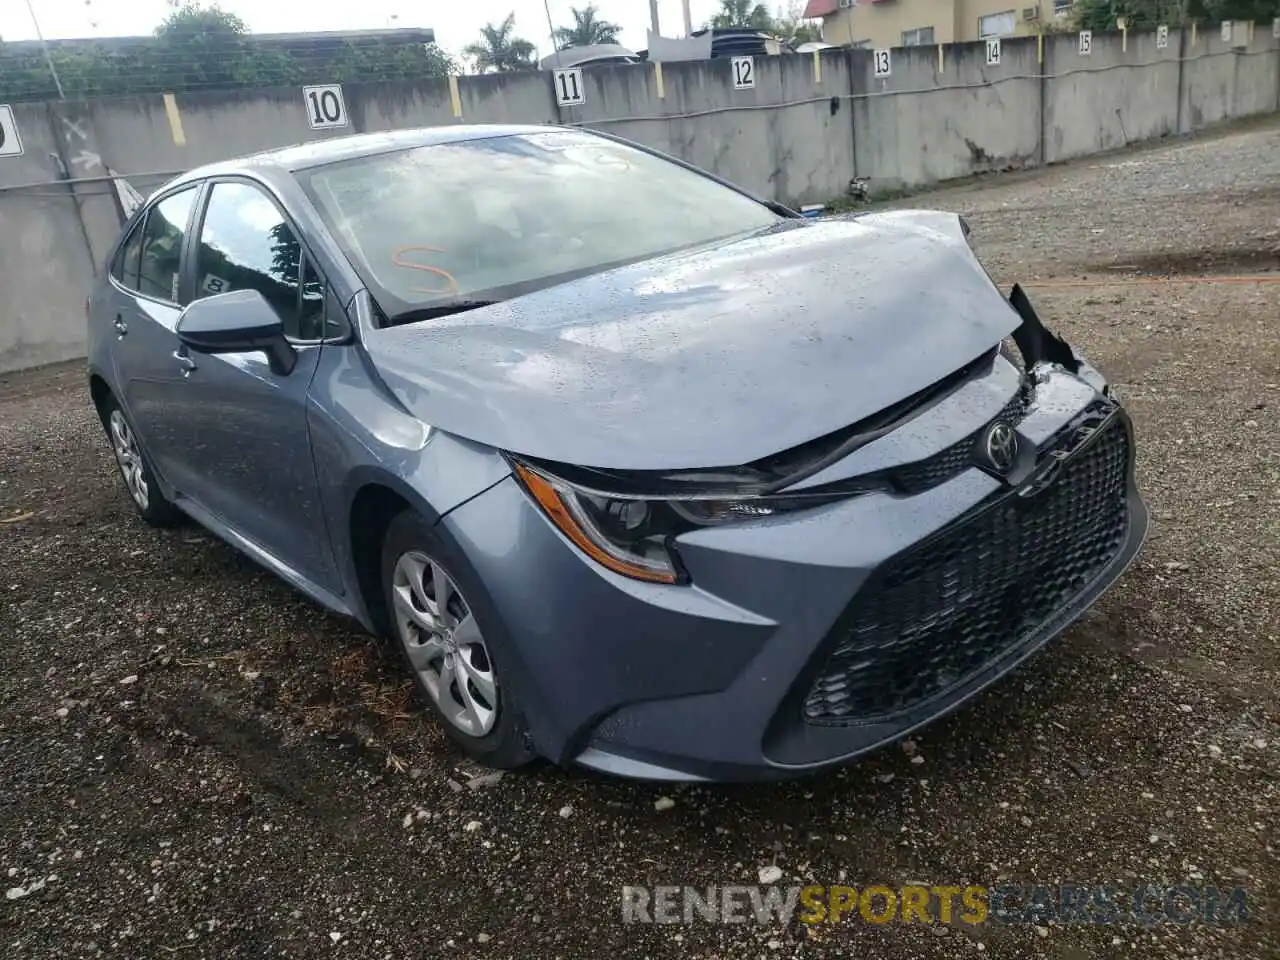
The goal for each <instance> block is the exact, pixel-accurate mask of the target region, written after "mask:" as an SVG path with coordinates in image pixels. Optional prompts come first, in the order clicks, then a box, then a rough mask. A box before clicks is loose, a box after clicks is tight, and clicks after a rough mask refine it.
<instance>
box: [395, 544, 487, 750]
mask: <svg viewBox="0 0 1280 960" xmlns="http://www.w3.org/2000/svg"><path fill="white" fill-rule="evenodd" d="M391 593H392V599H393V601H394V606H395V621H396V632H397V634H398V635H399V638H400V643H401V644H402V645H403V646H404V650H405V653H406V654H407V655H408V657H409V663H410V664H411V665H412V667H413V669H414V670H415V671H417V674H418V676H419V678H421V680H422V685H423V687H424V688H425V689H426V691H427V693H428V694H429V695H430V696H431V699H432V700H433V701H434V702H435V704H436V706H437V707H438V708H439V710H440V712H441V713H442V714H443V715H444V716H445V718H446V719H447V720H448V721H449V722H450V723H452V724H453V725H454V726H455V727H457V728H458V729H459V730H461V731H462V732H463V733H465V734H468V735H469V736H472V737H483V736H485V735H486V734H487V733H489V731H491V730H492V729H493V725H494V722H495V721H496V720H497V718H498V692H497V682H496V680H495V679H494V670H493V661H492V660H491V659H490V657H489V648H488V647H487V646H486V645H485V641H484V637H483V636H482V635H481V633H480V627H479V625H478V624H477V623H476V619H475V616H474V614H473V613H472V610H471V606H470V604H468V603H467V601H466V598H465V597H464V596H463V595H462V591H461V590H459V589H458V585H457V584H456V583H455V582H454V581H453V578H452V577H450V576H449V574H448V573H446V572H445V570H444V568H443V567H441V566H440V564H439V563H437V562H436V561H435V560H432V559H431V558H430V557H428V556H427V555H426V554H425V553H422V552H420V551H417V550H411V551H409V552H408V553H405V554H402V555H401V556H400V558H399V559H398V560H397V561H396V565H395V570H394V572H393V574H392V583H391Z"/></svg>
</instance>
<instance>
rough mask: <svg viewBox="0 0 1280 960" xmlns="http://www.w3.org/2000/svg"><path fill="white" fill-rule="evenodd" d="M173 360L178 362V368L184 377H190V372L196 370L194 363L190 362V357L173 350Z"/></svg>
mask: <svg viewBox="0 0 1280 960" xmlns="http://www.w3.org/2000/svg"><path fill="white" fill-rule="evenodd" d="M173 359H175V360H177V361H178V366H180V367H181V368H182V375H183V376H184V377H189V376H191V371H192V370H194V369H195V368H196V362H195V361H194V360H192V359H191V357H190V356H188V355H187V354H185V353H183V352H182V351H181V350H175V351H173Z"/></svg>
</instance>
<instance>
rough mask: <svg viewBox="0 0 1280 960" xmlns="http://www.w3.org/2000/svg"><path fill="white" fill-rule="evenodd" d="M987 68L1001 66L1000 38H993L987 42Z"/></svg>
mask: <svg viewBox="0 0 1280 960" xmlns="http://www.w3.org/2000/svg"><path fill="white" fill-rule="evenodd" d="M987 66H988V67H998V66H1000V38H999V37H991V38H990V39H988V40H987Z"/></svg>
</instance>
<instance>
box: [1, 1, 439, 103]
mask: <svg viewBox="0 0 1280 960" xmlns="http://www.w3.org/2000/svg"><path fill="white" fill-rule="evenodd" d="M169 6H170V8H171V9H170V13H169V15H168V16H167V17H166V18H165V20H164V21H163V22H162V23H161V24H160V26H159V27H157V28H156V30H155V33H154V35H153V36H151V37H149V38H133V39H130V40H127V41H103V42H101V43H95V44H92V45H67V44H57V43H55V44H53V45H52V46H51V49H50V57H51V59H52V60H53V63H54V67H55V69H56V70H57V71H58V76H59V78H60V79H61V81H62V87H63V90H64V91H65V92H66V95H67V96H68V97H71V98H73V99H79V98H85V97H100V96H114V95H120V94H135V93H158V92H167V91H174V92H179V93H181V92H183V91H186V90H207V89H238V88H244V87H271V86H283V85H286V84H295V83H332V82H339V83H340V82H343V81H348V82H349V81H360V80H393V79H400V78H417V77H439V76H446V75H448V74H450V73H457V72H458V65H457V64H456V63H454V61H453V59H452V58H451V57H450V56H449V55H448V54H446V53H445V52H444V51H443V50H441V49H440V48H439V47H438V46H436V45H435V44H429V45H425V46H424V45H423V44H421V43H418V42H416V41H415V42H407V43H403V42H395V41H383V42H377V43H369V42H365V41H361V42H358V43H353V42H340V43H336V44H333V45H331V46H319V47H317V46H316V45H309V44H306V43H301V44H295V45H292V46H282V45H281V44H279V43H278V42H272V43H269V44H268V43H264V42H263V41H260V40H258V39H256V38H255V37H254V36H253V35H252V34H251V33H249V32H248V29H247V28H246V27H245V24H244V22H243V21H242V20H240V18H239V17H236V16H235V15H234V14H229V13H226V12H225V11H223V10H221V9H219V8H218V7H217V6H216V5H214V6H202V5H201V4H199V3H195V2H191V0H182V2H170V4H169ZM0 91H2V92H3V94H4V97H5V99H13V100H53V99H56V98H57V96H58V91H57V87H56V86H55V84H54V82H53V76H52V74H51V73H50V72H49V67H48V65H47V64H46V63H45V61H44V57H43V55H42V54H40V53H37V52H31V53H15V52H12V51H11V49H6V46H5V45H4V44H0Z"/></svg>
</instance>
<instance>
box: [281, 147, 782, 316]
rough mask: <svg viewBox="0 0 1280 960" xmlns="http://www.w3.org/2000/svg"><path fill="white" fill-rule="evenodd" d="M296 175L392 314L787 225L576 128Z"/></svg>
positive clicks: (508, 292)
mask: <svg viewBox="0 0 1280 960" xmlns="http://www.w3.org/2000/svg"><path fill="white" fill-rule="evenodd" d="M299 180H300V181H301V183H302V185H303V188H304V189H305V190H306V191H307V193H308V195H309V196H310V197H311V200H312V202H313V203H314V204H315V205H316V208H317V209H318V210H319V212H320V215H321V217H322V219H323V220H324V221H325V224H326V225H327V226H328V228H329V229H330V231H332V233H333V235H334V236H335V237H336V238H337V239H338V242H339V244H340V245H341V246H342V248H343V251H344V253H346V255H347V257H348V259H350V261H351V263H352V265H353V266H354V267H355V269H356V271H357V272H358V273H359V274H360V276H361V279H362V280H363V281H364V282H365V284H366V285H368V287H369V289H370V292H371V293H372V294H373V296H374V299H375V300H376V301H377V302H378V304H379V306H380V307H381V308H382V309H383V311H384V312H385V313H386V314H387V315H388V316H389V317H394V316H395V315H396V314H399V313H403V312H409V311H413V310H415V309H418V308H423V307H430V306H431V304H433V303H443V302H446V301H450V300H467V299H470V300H477V299H485V300H491V299H504V298H506V297H509V296H516V295H519V294H521V293H527V292H530V291H532V290H536V289H538V288H540V287H546V286H550V285H552V284H554V283H557V282H561V281H563V280H566V279H570V278H572V277H576V276H582V275H585V274H588V273H592V272H596V271H600V270H604V269H607V268H609V267H611V266H616V265H620V264H624V263H630V262H635V261H638V260H642V259H646V258H649V257H654V256H659V255H662V254H665V253H669V252H672V251H675V250H679V249H682V248H686V247H691V246H696V245H700V244H705V243H709V242H712V241H715V240H720V239H724V238H727V237H732V236H737V235H743V234H747V233H752V232H756V231H759V230H762V229H765V228H768V227H771V226H773V225H775V224H777V223H778V222H779V221H780V218H779V216H778V215H777V214H775V213H773V212H772V211H771V210H770V209H769V208H768V207H766V206H764V205H762V204H760V203H758V202H756V201H755V200H752V199H751V198H750V197H747V196H745V195H743V194H741V193H739V192H737V191H736V190H733V189H731V188H729V187H726V186H723V185H721V184H719V183H717V182H716V181H714V180H711V179H710V178H708V177H705V176H702V175H701V174H699V173H696V172H694V171H692V170H688V169H686V168H684V167H681V166H678V165H677V164H674V163H671V162H669V161H667V160H663V159H661V158H659V157H655V156H653V155H652V154H649V153H646V152H644V151H642V150H637V149H635V148H633V147H629V146H626V145H623V144H619V143H615V142H613V141H611V140H606V139H603V138H600V137H596V136H593V135H591V134H588V133H579V132H572V131H564V132H561V131H548V132H546V133H533V134H521V135H512V136H502V137H492V138H487V139H480V140H467V141H460V142H455V143H443V144H436V145H432V146H425V147H417V148H413V149H410V150H401V151H396V152H393V153H385V154H378V155H375V156H368V157H361V158H359V159H356V160H346V161H341V162H338V163H333V164H328V165H325V166H322V167H317V168H315V169H312V170H306V171H303V172H302V173H300V174H299Z"/></svg>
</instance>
